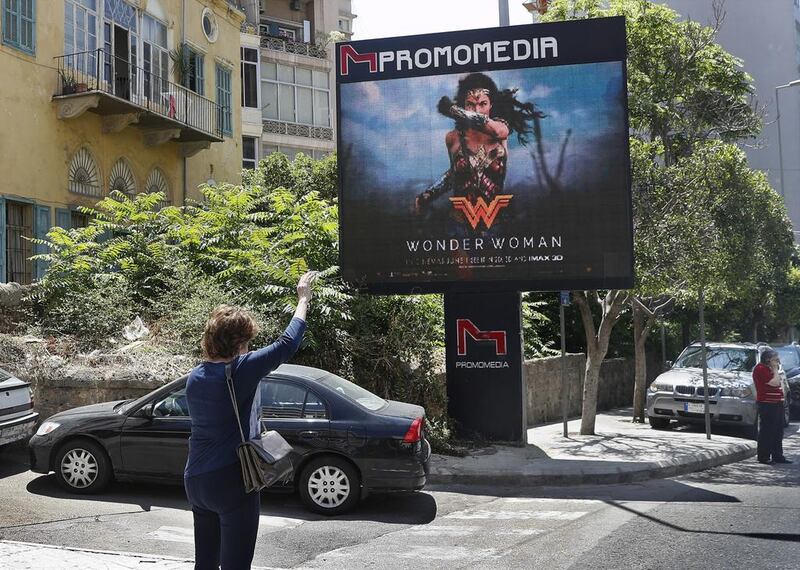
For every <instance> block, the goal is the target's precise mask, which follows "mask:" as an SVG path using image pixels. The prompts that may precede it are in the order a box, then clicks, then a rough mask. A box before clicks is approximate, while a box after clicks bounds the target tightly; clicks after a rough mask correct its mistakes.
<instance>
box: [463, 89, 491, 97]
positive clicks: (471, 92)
mask: <svg viewBox="0 0 800 570" xmlns="http://www.w3.org/2000/svg"><path fill="white" fill-rule="evenodd" d="M479 95H486V96H487V97H489V90H488V89H470V90H469V91H467V97H478V96H479Z"/></svg>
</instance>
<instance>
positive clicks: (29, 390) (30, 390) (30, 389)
mask: <svg viewBox="0 0 800 570" xmlns="http://www.w3.org/2000/svg"><path fill="white" fill-rule="evenodd" d="M28 393H29V394H30V395H31V409H33V388H28Z"/></svg>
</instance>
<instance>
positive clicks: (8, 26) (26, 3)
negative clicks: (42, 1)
mask: <svg viewBox="0 0 800 570" xmlns="http://www.w3.org/2000/svg"><path fill="white" fill-rule="evenodd" d="M2 5H3V14H2V19H3V43H4V44H6V45H9V46H13V47H15V48H17V49H19V50H22V51H24V52H27V53H30V54H33V53H34V51H35V49H36V45H35V41H34V39H35V36H36V33H35V32H36V20H35V18H34V11H35V8H36V6H35V2H34V0H2Z"/></svg>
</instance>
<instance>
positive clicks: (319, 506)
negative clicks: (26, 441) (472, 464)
mask: <svg viewBox="0 0 800 570" xmlns="http://www.w3.org/2000/svg"><path fill="white" fill-rule="evenodd" d="M261 404H262V413H261V421H262V424H263V425H264V426H265V427H266V428H268V429H275V430H277V431H278V432H280V434H281V435H282V436H283V437H284V438H286V440H287V441H288V442H289V443H290V444H291V445H292V447H293V448H294V455H293V456H292V462H293V464H294V481H293V485H294V487H295V488H296V489H297V490H298V491H299V493H300V496H301V498H302V500H303V502H304V503H305V505H306V506H307V507H308V508H309V509H311V510H313V511H315V512H318V513H323V514H328V515H334V514H339V513H342V512H344V511H347V510H349V509H350V508H352V507H354V506H355V505H356V504H357V503H358V500H359V498H360V497H363V496H365V494H366V493H367V492H369V491H390V490H419V489H422V488H423V486H424V485H425V478H426V474H427V469H428V460H429V458H430V453H431V452H430V445H429V444H428V441H427V440H426V439H425V435H424V422H425V410H424V409H423V408H421V407H420V406H415V405H411V404H404V403H402V402H394V401H391V400H384V399H382V398H379V397H378V396H376V395H375V394H373V393H371V392H369V391H367V390H365V389H363V388H361V387H360V386H357V385H356V384H353V383H352V382H348V381H347V380H345V379H343V378H340V377H339V376H336V375H335V374H331V373H329V372H326V371H324V370H319V369H317V368H309V367H305V366H294V365H283V366H281V367H280V368H278V369H277V370H276V371H274V372H273V373H272V374H270V375H269V376H267V377H265V378H264V379H263V380H262V382H261ZM220 405H221V406H224V405H230V402H220ZM190 428H191V423H190V419H189V415H188V409H187V406H186V377H183V378H180V379H178V380H175V381H174V382H172V383H170V384H167V385H166V386H164V387H162V388H159V389H158V390H155V391H153V392H151V393H150V394H148V395H146V396H143V397H141V398H139V399H138V400H129V401H117V402H108V403H104V404H94V405H91V406H83V407H80V408H75V409H72V410H67V411H64V412H61V413H59V414H56V415H54V416H52V417H50V418H48V420H47V421H45V422H44V423H43V424H42V425H41V426H40V428H39V430H38V432H37V433H36V435H34V436H33V437H32V438H31V441H30V461H31V469H32V470H33V471H36V472H38V473H49V472H50V471H55V477H56V480H57V481H58V482H59V483H60V484H61V485H62V486H63V487H64V488H65V489H67V490H70V491H73V492H77V493H94V492H98V491H100V490H101V489H102V488H103V487H104V486H105V485H106V484H107V483H108V482H109V481H110V480H111V479H112V478H113V479H117V480H120V481H129V480H148V481H154V482H174V483H178V484H182V482H183V469H184V466H185V464H186V456H187V453H188V438H189V433H190ZM331 488H333V489H335V490H336V492H335V493H331V492H330V489H331Z"/></svg>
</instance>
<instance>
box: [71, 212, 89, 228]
mask: <svg viewBox="0 0 800 570" xmlns="http://www.w3.org/2000/svg"><path fill="white" fill-rule="evenodd" d="M88 226H89V214H84V213H82V212H79V211H78V210H71V211H70V213H69V227H71V228H85V227H88Z"/></svg>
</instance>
